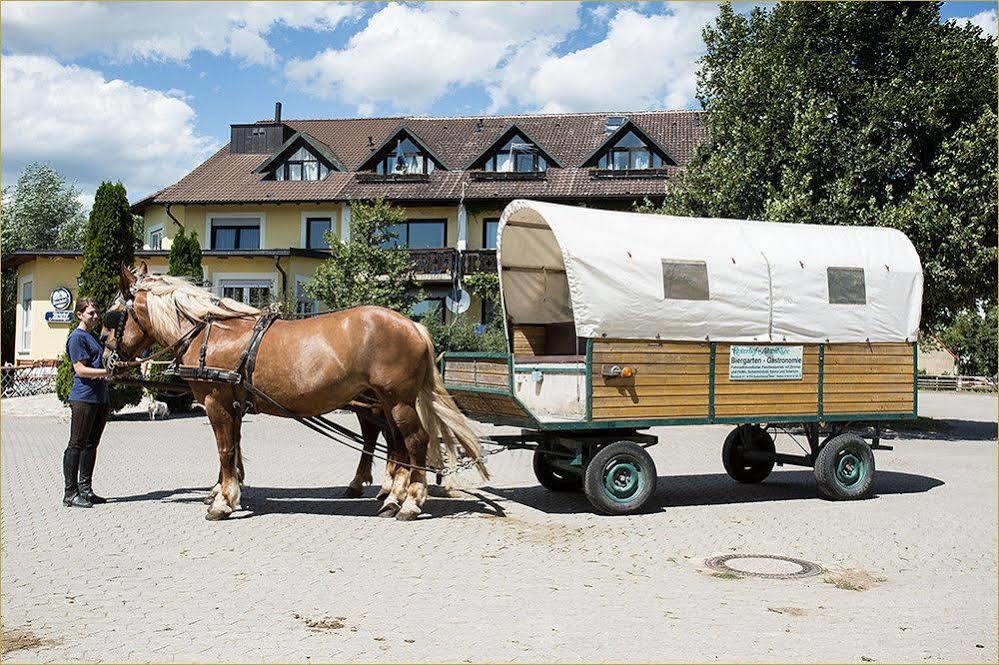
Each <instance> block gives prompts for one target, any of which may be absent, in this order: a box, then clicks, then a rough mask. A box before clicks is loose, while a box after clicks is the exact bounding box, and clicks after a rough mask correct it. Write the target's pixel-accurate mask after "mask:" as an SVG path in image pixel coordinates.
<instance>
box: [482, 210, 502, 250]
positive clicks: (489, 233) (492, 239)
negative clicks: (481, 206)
mask: <svg viewBox="0 0 999 665" xmlns="http://www.w3.org/2000/svg"><path fill="white" fill-rule="evenodd" d="M498 231H499V217H489V218H488V219H486V220H484V221H483V222H482V249H496V234H497V232H498Z"/></svg>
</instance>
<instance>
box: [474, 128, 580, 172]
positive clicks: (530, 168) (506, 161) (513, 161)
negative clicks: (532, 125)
mask: <svg viewBox="0 0 999 665" xmlns="http://www.w3.org/2000/svg"><path fill="white" fill-rule="evenodd" d="M549 166H555V167H561V166H562V165H561V164H559V163H558V161H557V160H556V159H555V158H554V157H552V156H551V155H550V154H549V153H548V152H547V151H545V150H544V148H542V147H541V145H540V144H539V143H538V142H537V141H536V140H534V138H533V137H532V136H531V135H530V134H528V133H527V132H526V131H524V130H522V129H521V128H520V127H518V126H517V125H515V124H514V125H511V126H509V127H508V128H506V129H505V130H504V131H503V132H502V133H501V134H500V135H499V137H497V139H496V140H495V141H493V142H492V143H491V144H490V145H489V147H487V148H486V149H485V150H483V151H482V152H481V153H479V155H477V156H476V157H475V158H474V159H473V160H472V161H471V162H470V163H469V164H468V167H467V168H468V169H469V170H471V171H473V173H474V176H475V178H476V179H498V178H502V179H518V178H535V177H543V176H544V173H545V171H547V170H548V167H549Z"/></svg>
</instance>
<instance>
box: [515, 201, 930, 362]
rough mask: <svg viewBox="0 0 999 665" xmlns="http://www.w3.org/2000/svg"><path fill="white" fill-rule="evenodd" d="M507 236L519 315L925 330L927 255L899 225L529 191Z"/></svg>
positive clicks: (769, 328)
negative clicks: (698, 210)
mask: <svg viewBox="0 0 999 665" xmlns="http://www.w3.org/2000/svg"><path fill="white" fill-rule="evenodd" d="M497 246H498V250H497V251H498V260H499V264H500V269H501V270H500V274H501V280H500V289H501V294H502V300H503V303H504V307H505V309H506V312H507V315H508V316H510V317H511V318H512V319H513V321H514V322H515V323H521V324H546V323H560V322H567V321H574V322H575V326H576V334H577V335H578V336H580V337H590V338H593V337H614V338H630V339H654V338H656V337H659V338H661V339H669V340H689V341H694V340H710V341H728V342H800V343H817V342H867V341H869V342H912V341H915V339H916V334H917V331H918V329H919V317H920V308H921V303H922V293H923V274H922V268H921V267H920V263H919V257H918V255H917V254H916V251H915V248H914V247H913V246H912V243H911V242H909V239H908V238H906V237H905V235H904V234H902V233H901V232H899V231H897V230H894V229H886V228H874V227H860V226H817V225H810V224H780V223H775V222H759V221H743V220H731V219H705V218H692V217H671V216H666V215H654V214H653V215H647V214H638V213H628V212H617V211H607V210H595V209H591V208H577V207H572V206H564V205H557V204H553V203H541V202H536V201H525V200H517V201H514V202H512V203H510V205H508V206H507V208H506V210H505V211H504V212H503V216H502V217H501V219H500V224H499V231H498V241H497ZM830 268H832V269H833V270H832V271H830V270H829V269H830ZM861 269H862V273H861ZM861 275H862V276H861ZM844 276H845V278H846V280H847V283H846V290H845V293H846V294H847V295H846V297H843V295H842V294H840V293H839V290H838V289H839V287H837V288H836V292H834V293H833V294H832V298H831V297H830V292H829V289H830V281H832V282H834V283H836V282H837V280H841V279H843V278H844ZM704 277H706V280H705V279H704ZM671 289H672V290H671ZM668 291H669V293H667V292H668ZM667 295H670V296H671V297H666V296H667ZM830 300H833V302H830Z"/></svg>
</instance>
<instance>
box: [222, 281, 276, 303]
mask: <svg viewBox="0 0 999 665" xmlns="http://www.w3.org/2000/svg"><path fill="white" fill-rule="evenodd" d="M219 287H220V290H221V292H222V297H223V298H232V299H233V300H238V301H239V302H241V303H245V304H247V305H250V306H251V307H265V306H266V305H267V304H268V303H269V302H270V299H271V287H273V283H272V282H271V280H269V279H222V280H219Z"/></svg>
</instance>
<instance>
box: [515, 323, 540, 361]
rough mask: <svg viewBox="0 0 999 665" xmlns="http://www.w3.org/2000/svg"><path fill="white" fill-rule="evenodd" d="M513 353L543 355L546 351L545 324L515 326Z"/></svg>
mask: <svg viewBox="0 0 999 665" xmlns="http://www.w3.org/2000/svg"><path fill="white" fill-rule="evenodd" d="M513 353H514V355H518V356H522V355H527V356H542V355H544V353H545V328H544V326H514V327H513Z"/></svg>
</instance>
